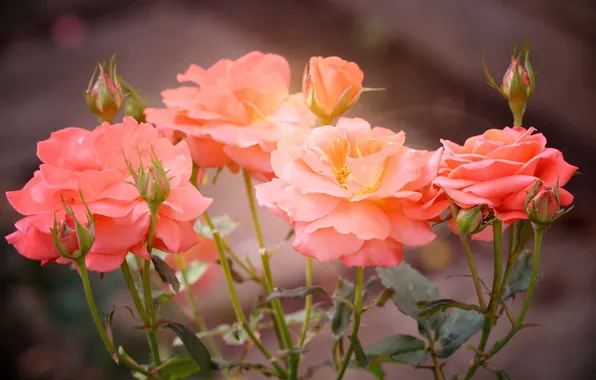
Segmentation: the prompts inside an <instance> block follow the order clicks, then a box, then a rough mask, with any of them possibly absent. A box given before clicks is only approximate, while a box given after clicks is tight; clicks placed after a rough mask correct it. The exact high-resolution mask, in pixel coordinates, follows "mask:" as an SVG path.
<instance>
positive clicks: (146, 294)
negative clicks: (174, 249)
mask: <svg viewBox="0 0 596 380" xmlns="http://www.w3.org/2000/svg"><path fill="white" fill-rule="evenodd" d="M156 225H157V212H156V211H153V210H152V211H151V222H150V225H149V236H148V238H147V252H149V255H151V252H152V251H153V239H154V237H155V227H156ZM142 283H143V299H144V300H145V311H146V312H147V319H148V322H149V325H148V326H146V328H147V337H148V338H149V346H150V347H151V354H152V355H153V364H154V365H155V366H159V365H160V364H161V358H160V356H159V345H158V344H157V336H156V335H155V324H156V320H157V316H156V315H155V308H154V307H153V295H152V294H151V259H149V260H145V264H144V266H143V273H142Z"/></svg>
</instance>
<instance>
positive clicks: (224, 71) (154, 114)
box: [145, 52, 314, 180]
mask: <svg viewBox="0 0 596 380" xmlns="http://www.w3.org/2000/svg"><path fill="white" fill-rule="evenodd" d="M178 80H179V81H180V82H192V83H194V84H195V86H192V87H190V86H184V87H179V88H177V89H169V90H165V91H163V92H162V96H163V102H164V104H165V105H166V106H167V108H166V109H154V108H149V109H147V110H145V114H146V117H147V121H149V122H152V123H155V124H156V125H157V127H158V128H160V129H168V130H172V131H176V132H179V134H182V135H183V136H186V140H187V142H188V145H189V147H190V149H191V154H192V158H193V160H194V162H195V163H196V164H198V165H199V166H201V167H204V168H220V167H223V166H228V167H229V168H230V169H232V170H233V171H236V170H237V169H238V167H243V168H245V169H247V170H249V171H250V172H251V173H252V174H253V175H254V176H256V177H257V178H259V179H262V180H264V179H270V178H271V176H272V170H271V164H270V159H269V156H270V153H271V152H272V151H273V150H274V149H275V147H276V145H277V141H278V140H279V138H280V137H281V136H282V135H283V134H285V133H287V131H288V130H291V129H293V128H303V127H310V126H311V125H312V124H314V115H312V114H311V113H310V112H309V111H308V109H307V108H306V105H305V104H304V101H303V100H302V96H301V95H300V94H296V95H290V93H289V85H290V66H289V64H288V62H287V61H286V60H285V59H284V58H283V57H281V56H279V55H275V54H263V53H261V52H252V53H249V54H247V55H245V56H243V57H241V58H239V59H237V60H236V61H232V60H229V59H224V60H221V61H219V62H217V63H215V64H214V65H213V66H211V67H210V68H208V69H206V70H205V69H203V68H201V67H199V66H196V65H191V66H190V67H189V69H188V70H187V71H186V73H184V74H181V75H178Z"/></svg>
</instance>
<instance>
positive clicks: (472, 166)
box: [435, 127, 577, 223]
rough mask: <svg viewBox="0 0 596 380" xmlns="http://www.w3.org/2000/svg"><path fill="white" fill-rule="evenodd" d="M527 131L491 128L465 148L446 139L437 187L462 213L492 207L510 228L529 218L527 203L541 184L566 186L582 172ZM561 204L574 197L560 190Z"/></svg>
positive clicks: (517, 128)
mask: <svg viewBox="0 0 596 380" xmlns="http://www.w3.org/2000/svg"><path fill="white" fill-rule="evenodd" d="M534 131H536V129H534V128H529V129H525V128H522V127H514V128H509V127H507V128H504V129H503V130H500V129H490V130H488V131H486V132H484V133H483V134H482V135H480V136H474V137H471V138H469V139H467V140H466V142H465V144H464V145H463V146H460V145H457V144H455V143H453V142H451V141H447V140H442V143H443V146H444V147H445V153H444V154H443V160H442V163H441V168H440V170H439V176H438V177H437V178H436V180H435V183H436V184H437V185H440V186H442V187H443V188H444V189H445V191H446V192H447V194H448V195H449V197H451V199H452V200H453V201H454V202H455V203H456V204H457V205H458V206H460V207H462V208H471V207H475V206H477V205H481V204H486V205H487V206H488V207H490V208H491V209H492V210H494V212H495V216H496V217H497V218H498V219H499V220H502V221H503V222H505V223H512V222H516V221H519V220H525V219H527V218H528V217H527V215H526V210H524V201H525V199H526V196H527V194H528V191H530V189H531V188H532V186H533V185H534V184H535V183H536V181H537V180H541V181H543V183H544V184H545V185H546V186H549V187H553V186H554V185H555V184H556V183H557V181H558V183H559V186H560V187H562V186H564V185H565V184H566V183H567V182H568V181H569V179H570V178H571V177H572V176H573V174H574V173H575V172H576V170H577V167H575V166H573V165H570V164H568V163H567V162H566V161H565V160H564V158H563V154H562V153H561V152H560V151H559V150H557V149H553V148H547V147H546V138H545V137H544V136H543V135H542V134H541V133H539V134H533V133H534ZM559 192H560V195H561V205H562V206H567V205H569V204H571V202H572V201H573V195H571V194H570V193H569V192H568V191H567V190H565V189H563V188H560V189H559Z"/></svg>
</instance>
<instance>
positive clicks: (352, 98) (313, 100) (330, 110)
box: [302, 57, 364, 124]
mask: <svg viewBox="0 0 596 380" xmlns="http://www.w3.org/2000/svg"><path fill="white" fill-rule="evenodd" d="M363 79H364V73H363V72H362V70H360V68H359V67H358V65H357V64H356V63H354V62H348V61H345V60H343V59H341V58H339V57H327V58H323V57H312V58H311V59H310V60H309V62H308V64H307V65H306V68H305V70H304V76H303V78H302V92H303V93H304V98H305V101H306V104H307V106H308V107H309V108H310V110H311V111H312V112H313V113H314V114H315V115H317V117H318V118H319V119H320V121H321V123H322V124H330V123H331V122H333V119H335V118H337V117H338V116H340V115H342V114H343V113H345V112H347V111H348V110H349V109H350V108H352V106H354V104H356V102H357V101H358V98H359V97H360V94H361V93H362V81H363Z"/></svg>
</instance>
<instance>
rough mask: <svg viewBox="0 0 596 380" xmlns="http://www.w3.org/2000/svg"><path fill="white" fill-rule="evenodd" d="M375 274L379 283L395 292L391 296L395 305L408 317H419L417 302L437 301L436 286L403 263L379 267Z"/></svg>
mask: <svg viewBox="0 0 596 380" xmlns="http://www.w3.org/2000/svg"><path fill="white" fill-rule="evenodd" d="M377 273H378V274H379V277H380V278H381V283H382V284H383V285H384V286H385V287H386V288H391V289H393V290H394V291H395V294H394V295H393V302H395V305H396V306H397V307H398V308H399V309H400V310H401V312H402V313H404V314H406V315H409V316H410V317H413V318H418V317H419V312H418V305H417V303H418V302H420V301H429V302H430V301H436V300H437V299H439V290H438V288H437V286H436V285H435V284H433V283H432V282H431V281H430V280H429V279H428V278H426V277H424V276H423V275H422V274H421V273H420V272H418V271H417V270H415V269H414V268H412V267H411V266H410V265H408V264H407V263H406V262H405V261H402V263H401V264H400V265H398V266H395V267H391V268H381V267H379V268H377Z"/></svg>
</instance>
